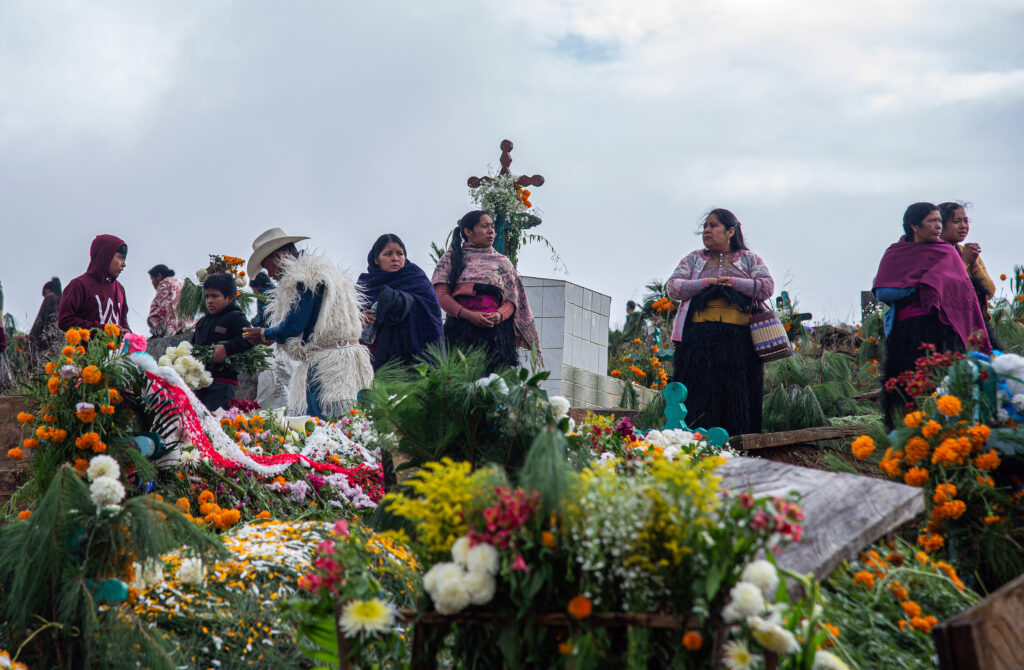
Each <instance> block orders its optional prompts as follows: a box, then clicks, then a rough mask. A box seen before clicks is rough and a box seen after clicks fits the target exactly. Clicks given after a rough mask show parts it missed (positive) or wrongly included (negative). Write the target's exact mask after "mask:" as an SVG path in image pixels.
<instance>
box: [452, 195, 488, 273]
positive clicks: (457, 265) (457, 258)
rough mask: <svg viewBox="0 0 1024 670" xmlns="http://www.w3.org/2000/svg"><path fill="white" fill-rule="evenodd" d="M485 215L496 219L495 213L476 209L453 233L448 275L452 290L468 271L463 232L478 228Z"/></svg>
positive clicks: (461, 221) (465, 217) (468, 213)
mask: <svg viewBox="0 0 1024 670" xmlns="http://www.w3.org/2000/svg"><path fill="white" fill-rule="evenodd" d="M484 215H486V216H489V217H491V219H492V220H493V219H494V212H491V211H488V210H486V209H474V210H473V211H472V212H467V213H466V214H465V215H464V216H463V217H462V218H461V219H459V223H458V225H457V226H455V230H454V231H452V245H451V250H452V269H451V273H450V274H449V275H448V286H449V287H450V288H452V289H454V288H455V285H456V284H458V283H459V277H460V276H461V275H462V271H463V270H465V269H466V261H465V260H463V258H462V242H463V241H464V240H463V237H462V231H463V230H473V229H474V228H476V224H478V223H480V219H481V217H483V216H484Z"/></svg>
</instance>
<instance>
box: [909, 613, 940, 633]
mask: <svg viewBox="0 0 1024 670" xmlns="http://www.w3.org/2000/svg"><path fill="white" fill-rule="evenodd" d="M938 623H939V620H938V619H936V618H935V617H933V616H931V615H930V614H929V615H928V616H926V617H919V616H918V617H914V618H912V619H911V620H910V627H911V628H913V629H914V630H919V631H921V632H922V633H924V634H925V635H931V633H932V628H935V626H937V625H938Z"/></svg>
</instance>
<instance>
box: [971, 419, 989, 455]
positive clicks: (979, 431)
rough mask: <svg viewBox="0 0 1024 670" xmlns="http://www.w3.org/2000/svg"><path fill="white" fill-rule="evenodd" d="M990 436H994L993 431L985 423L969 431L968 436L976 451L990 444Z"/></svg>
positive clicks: (972, 427)
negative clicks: (987, 443)
mask: <svg viewBox="0 0 1024 670" xmlns="http://www.w3.org/2000/svg"><path fill="white" fill-rule="evenodd" d="M990 435H992V429H991V428H989V427H988V426H986V425H985V424H983V423H982V424H978V425H976V426H971V427H970V428H968V429H967V436H968V437H969V438H970V439H971V444H972V445H974V448H975V449H980V448H981V447H982V446H983V445H984V444H985V443H986V442H988V438H989V436H990Z"/></svg>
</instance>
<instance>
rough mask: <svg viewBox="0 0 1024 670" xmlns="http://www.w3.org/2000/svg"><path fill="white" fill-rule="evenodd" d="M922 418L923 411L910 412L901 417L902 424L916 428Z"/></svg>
mask: <svg viewBox="0 0 1024 670" xmlns="http://www.w3.org/2000/svg"><path fill="white" fill-rule="evenodd" d="M923 420H924V412H911V413H910V414H907V415H906V416H905V417H903V425H904V426H907V427H908V428H917V427H918V426H920V425H921V421H923Z"/></svg>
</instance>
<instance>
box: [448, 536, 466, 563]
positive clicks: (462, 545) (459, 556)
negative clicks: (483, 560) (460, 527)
mask: <svg viewBox="0 0 1024 670" xmlns="http://www.w3.org/2000/svg"><path fill="white" fill-rule="evenodd" d="M468 554H469V536H468V535H463V536H462V537H460V538H459V539H457V540H455V544H453V545H452V560H454V561H455V562H456V563H458V564H459V565H461V566H462V567H466V556H467V555H468Z"/></svg>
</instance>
